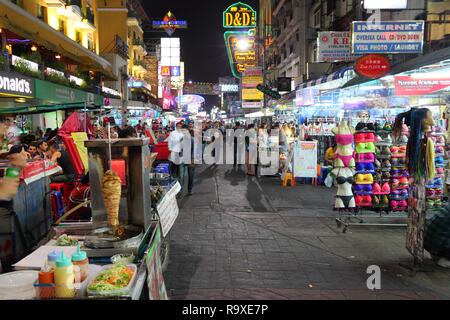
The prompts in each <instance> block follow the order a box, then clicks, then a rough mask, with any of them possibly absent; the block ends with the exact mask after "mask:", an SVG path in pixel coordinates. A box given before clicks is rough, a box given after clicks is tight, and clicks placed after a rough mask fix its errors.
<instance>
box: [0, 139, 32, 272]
mask: <svg viewBox="0 0 450 320" xmlns="http://www.w3.org/2000/svg"><path fill="white" fill-rule="evenodd" d="M8 162H9V165H10V166H11V167H15V168H18V169H22V168H24V167H25V166H26V164H27V154H26V152H25V150H24V148H23V146H22V145H15V146H13V147H12V148H11V150H10V151H9V153H8ZM19 184H20V180H19V178H13V177H5V176H4V177H3V178H0V224H3V225H5V224H6V225H7V224H10V223H11V217H14V216H15V213H14V208H13V199H14V197H15V196H16V194H17V192H18V191H19ZM16 218H17V217H16ZM16 227H17V228H18V229H20V228H19V226H16ZM19 233H20V235H21V238H22V235H23V234H22V232H21V229H20V230H19ZM22 241H23V238H22ZM0 260H1V259H0ZM4 266H5V265H4ZM0 273H2V262H1V261H0Z"/></svg>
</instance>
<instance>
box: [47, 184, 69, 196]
mask: <svg viewBox="0 0 450 320" xmlns="http://www.w3.org/2000/svg"><path fill="white" fill-rule="evenodd" d="M64 185H65V183H50V191H59V192H61V193H62V194H64Z"/></svg>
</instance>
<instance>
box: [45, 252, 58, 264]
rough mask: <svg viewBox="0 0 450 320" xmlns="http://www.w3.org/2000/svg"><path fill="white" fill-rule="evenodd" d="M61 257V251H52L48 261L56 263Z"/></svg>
mask: <svg viewBox="0 0 450 320" xmlns="http://www.w3.org/2000/svg"><path fill="white" fill-rule="evenodd" d="M60 255H61V252H60V251H52V252H50V253H49V254H48V255H47V261H49V262H50V261H51V262H55V261H56V260H58V258H59V256H60Z"/></svg>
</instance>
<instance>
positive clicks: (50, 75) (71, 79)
mask: <svg viewBox="0 0 450 320" xmlns="http://www.w3.org/2000/svg"><path fill="white" fill-rule="evenodd" d="M4 64H9V65H10V68H11V69H12V70H14V71H16V72H18V73H21V74H24V75H26V76H29V77H33V78H37V79H45V80H47V81H50V82H53V83H57V84H60V85H64V86H67V87H75V88H79V89H82V90H85V91H89V92H93V93H98V92H99V89H98V86H97V85H96V84H95V83H94V84H92V85H90V86H88V85H87V83H86V81H85V80H84V79H81V78H79V77H76V76H74V75H71V74H67V73H65V72H63V71H62V70H57V69H54V68H51V67H48V66H46V63H37V62H35V61H31V60H27V59H24V58H21V57H18V56H15V55H11V56H9V57H8V59H7V58H6V57H1V59H0V69H4V70H6V68H5V66H4Z"/></svg>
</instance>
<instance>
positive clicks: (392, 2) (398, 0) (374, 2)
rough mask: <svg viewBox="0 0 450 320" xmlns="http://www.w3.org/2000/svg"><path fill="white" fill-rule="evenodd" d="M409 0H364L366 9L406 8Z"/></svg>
mask: <svg viewBox="0 0 450 320" xmlns="http://www.w3.org/2000/svg"><path fill="white" fill-rule="evenodd" d="M407 7H408V0H364V9H366V10H377V9H406V8H407Z"/></svg>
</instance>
